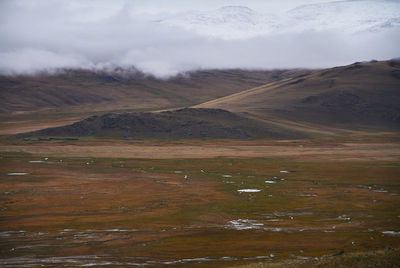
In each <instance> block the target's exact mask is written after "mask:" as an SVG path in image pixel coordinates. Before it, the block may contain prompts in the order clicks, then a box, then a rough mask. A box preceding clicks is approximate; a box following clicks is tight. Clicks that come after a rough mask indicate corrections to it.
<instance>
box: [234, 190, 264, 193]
mask: <svg viewBox="0 0 400 268" xmlns="http://www.w3.org/2000/svg"><path fill="white" fill-rule="evenodd" d="M237 191H238V192H239V193H258V192H260V191H261V190H259V189H240V190H237Z"/></svg>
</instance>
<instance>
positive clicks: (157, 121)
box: [18, 108, 304, 139]
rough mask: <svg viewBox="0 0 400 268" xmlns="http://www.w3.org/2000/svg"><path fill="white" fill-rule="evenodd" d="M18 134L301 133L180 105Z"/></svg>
mask: <svg viewBox="0 0 400 268" xmlns="http://www.w3.org/2000/svg"><path fill="white" fill-rule="evenodd" d="M18 136H19V137H38V136H39V137H43V136H45V137H48V136H63V137H87V136H94V137H114V138H128V139H138V138H139V139H140V138H174V139H176V138H178V139H180V138H224V139H227V138H231V139H248V138H296V137H304V135H303V134H301V133H297V132H294V131H289V130H287V129H282V128H276V127H274V126H272V125H269V124H264V123H261V122H259V121H256V120H253V119H249V118H245V117H242V116H239V115H236V114H234V113H231V112H228V111H224V110H220V109H189V108H185V109H180V110H175V111H166V112H160V113H122V114H111V113H110V114H105V115H102V116H92V117H89V118H87V119H85V120H82V121H79V122H76V123H74V124H71V125H67V126H62V127H55V128H47V129H43V130H39V131H36V132H31V133H26V134H21V135H18Z"/></svg>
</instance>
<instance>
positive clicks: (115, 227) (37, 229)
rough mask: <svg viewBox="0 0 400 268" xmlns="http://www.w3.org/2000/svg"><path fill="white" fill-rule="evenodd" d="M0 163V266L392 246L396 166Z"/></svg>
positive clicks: (168, 261)
mask: <svg viewBox="0 0 400 268" xmlns="http://www.w3.org/2000/svg"><path fill="white" fill-rule="evenodd" d="M335 159H336V158H335ZM0 161H1V165H0V205H1V208H0V215H1V217H0V256H1V257H0V266H2V267H37V266H40V265H43V266H45V267H53V266H54V267H56V266H63V265H64V266H68V267H88V266H112V267H118V266H121V267H125V266H142V265H145V266H160V265H161V266H164V265H165V266H187V265H188V264H190V266H199V267H207V266H210V267H214V266H230V265H236V264H243V263H251V262H255V261H266V262H268V261H271V262H272V261H276V260H285V259H309V258H319V257H321V256H326V255H331V254H335V253H336V252H339V251H341V250H344V251H345V252H360V251H372V250H379V249H384V248H386V247H387V246H390V247H393V248H396V247H399V246H400V206H399V204H400V181H399V174H400V164H399V162H398V161H383V160H381V161H348V160H347V161H345V162H341V161H337V160H335V161H315V160H313V161H301V160H299V159H292V160H290V159H284V158H244V159H243V158H210V159H160V160H157V159H131V158H99V157H97V158H93V157H71V156H68V155H65V156H62V157H61V156H60V155H56V156H55V155H38V154H27V153H2V154H1V158H0Z"/></svg>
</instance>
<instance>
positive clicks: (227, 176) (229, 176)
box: [222, 175, 232, 178]
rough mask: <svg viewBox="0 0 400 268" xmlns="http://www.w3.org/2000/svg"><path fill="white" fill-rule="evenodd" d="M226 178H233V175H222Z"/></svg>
mask: <svg viewBox="0 0 400 268" xmlns="http://www.w3.org/2000/svg"><path fill="white" fill-rule="evenodd" d="M222 177H224V178H232V175H222Z"/></svg>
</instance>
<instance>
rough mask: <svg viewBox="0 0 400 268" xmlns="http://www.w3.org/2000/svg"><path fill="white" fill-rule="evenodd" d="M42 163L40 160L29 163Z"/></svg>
mask: <svg viewBox="0 0 400 268" xmlns="http://www.w3.org/2000/svg"><path fill="white" fill-rule="evenodd" d="M43 162H44V161H42V160H31V161H29V163H43Z"/></svg>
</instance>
